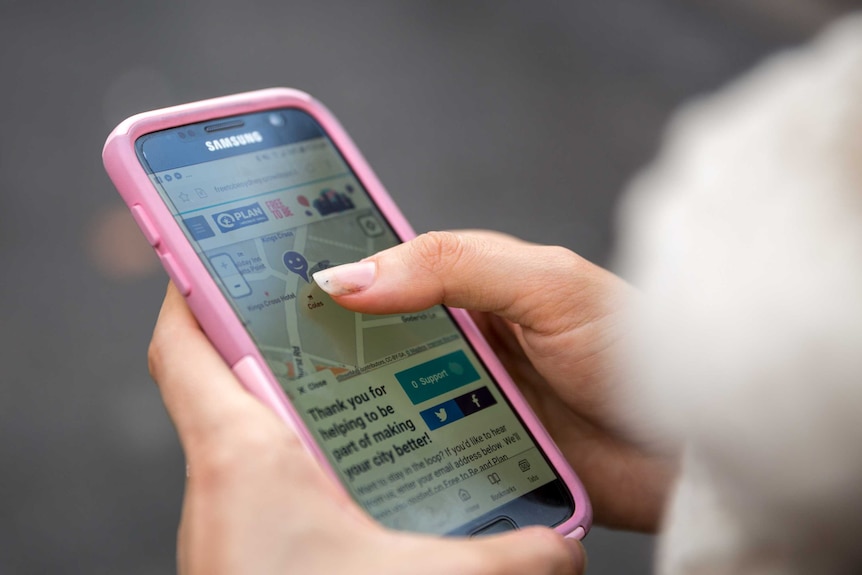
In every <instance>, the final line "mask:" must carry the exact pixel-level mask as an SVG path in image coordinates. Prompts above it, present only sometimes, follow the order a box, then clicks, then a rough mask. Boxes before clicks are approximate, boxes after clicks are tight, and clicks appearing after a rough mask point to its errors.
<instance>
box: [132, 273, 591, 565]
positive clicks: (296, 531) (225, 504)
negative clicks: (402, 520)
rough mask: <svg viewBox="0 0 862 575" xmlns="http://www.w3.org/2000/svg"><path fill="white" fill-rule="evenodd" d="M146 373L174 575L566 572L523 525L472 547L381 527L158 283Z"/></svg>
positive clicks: (562, 544)
mask: <svg viewBox="0 0 862 575" xmlns="http://www.w3.org/2000/svg"><path fill="white" fill-rule="evenodd" d="M149 357H150V371H151V372H152V374H153V377H154V378H155V380H156V382H157V383H158V385H159V389H160V390H161V393H162V397H163V399H164V402H165V405H166V406H167V408H168V412H169V413H170V416H171V418H172V419H173V421H174V424H175V425H176V428H177V432H178V434H179V437H180V442H181V443H182V447H183V450H184V452H185V454H186V460H187V464H188V468H187V475H188V479H187V481H186V493H185V501H184V505H183V512H182V519H181V522H180V529H179V536H178V551H177V562H178V570H179V572H180V573H182V574H186V575H187V574H196V573H202V574H206V575H217V574H220V573H241V574H255V575H257V574H268V573H273V574H275V573H280V574H281V573H302V574H304V575H314V574H326V575H332V574H337V573H351V574H367V575H385V574H395V573H408V572H409V573H412V574H415V575H421V574H426V573H427V574H429V575H439V574H440V573H459V574H467V575H469V574H474V573H475V574H480V573H481V574H491V573H495V574H513V575H514V574H520V573H531V574H549V575H550V574H578V573H582V572H583V569H584V563H585V556H584V554H583V548H582V547H581V546H580V543H578V542H576V541H572V540H568V541H567V540H564V539H563V538H562V537H561V536H560V535H558V534H556V533H554V532H553V531H551V530H550V529H542V528H531V529H525V530H523V531H518V532H512V533H507V534H504V535H497V536H490V537H483V538H478V539H471V540H466V539H460V540H459V539H443V538H437V537H429V536H420V535H413V534H408V533H402V532H395V531H390V530H388V529H385V528H384V527H382V526H380V525H379V524H377V523H376V522H374V521H373V520H371V519H370V518H369V517H368V516H367V515H366V514H365V513H364V512H363V511H362V510H361V509H360V508H359V507H357V506H356V504H355V503H354V502H353V501H352V500H351V499H350V498H349V497H348V496H347V495H346V494H345V492H344V491H343V490H341V489H340V488H339V487H338V486H337V485H335V484H334V483H333V480H332V479H331V478H330V477H329V476H327V475H326V474H325V473H324V472H323V471H322V470H321V468H320V467H319V465H318V464H317V463H316V462H315V461H314V460H313V459H312V457H311V456H310V455H309V454H308V453H307V452H306V450H305V449H304V448H303V447H302V445H301V444H300V443H299V441H298V439H297V438H296V437H295V436H294V434H293V433H292V432H291V430H290V428H288V426H287V425H285V423H284V422H282V421H281V420H279V419H278V418H277V417H276V416H275V414H274V413H273V412H272V411H270V409H268V408H267V407H265V406H264V405H263V404H261V403H260V402H259V401H258V400H257V399H255V398H254V397H252V396H251V395H250V394H249V393H247V392H246V391H245V390H244V389H243V388H242V386H241V385H240V383H239V382H238V381H237V379H236V378H235V377H234V375H233V373H232V372H231V371H230V369H229V368H228V366H227V365H226V364H225V363H224V361H223V360H222V359H221V357H220V356H219V355H218V353H217V352H216V351H215V349H213V347H212V345H211V344H210V342H209V340H207V338H206V336H205V335H204V334H203V332H202V331H201V330H200V328H199V327H198V325H197V323H196V322H195V320H194V318H193V317H192V315H191V313H190V311H189V310H188V308H187V307H186V305H185V302H184V301H183V298H182V296H180V295H179V293H178V292H177V290H176V289H175V288H174V287H173V286H170V287H169V288H168V293H167V295H166V297H165V302H164V305H163V307H162V311H161V314H160V315H159V320H158V323H157V325H156V328H155V332H154V334H153V340H152V343H151V345H150V356H149Z"/></svg>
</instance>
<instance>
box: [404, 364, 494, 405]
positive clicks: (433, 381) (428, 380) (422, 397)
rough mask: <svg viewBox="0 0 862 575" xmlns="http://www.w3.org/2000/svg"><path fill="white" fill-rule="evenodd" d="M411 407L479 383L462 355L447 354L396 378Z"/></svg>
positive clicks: (474, 371)
mask: <svg viewBox="0 0 862 575" xmlns="http://www.w3.org/2000/svg"><path fill="white" fill-rule="evenodd" d="M395 379H397V380H398V383H400V384H401V387H402V388H404V391H405V392H407V397H409V398H410V401H412V402H413V405H416V404H418V403H422V402H423V401H428V400H429V399H432V398H435V397H437V396H438V395H441V394H443V393H446V392H447V391H452V390H453V389H458V388H459V387H461V386H462V385H467V384H468V383H472V382H474V381H476V380H477V379H479V374H478V373H477V372H476V368H474V367H473V364H471V363H470V360H469V359H467V354H465V353H464V352H463V351H456V352H453V353H449V354H446V355H444V356H442V357H438V358H437V359H432V360H431V361H426V362H425V363H421V364H419V365H417V366H416V367H411V368H410V369H405V370H404V371H400V372H398V373H396V374H395Z"/></svg>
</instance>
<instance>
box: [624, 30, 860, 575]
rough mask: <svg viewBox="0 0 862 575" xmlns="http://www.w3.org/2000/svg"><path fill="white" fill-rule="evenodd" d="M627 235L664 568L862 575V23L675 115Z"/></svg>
mask: <svg viewBox="0 0 862 575" xmlns="http://www.w3.org/2000/svg"><path fill="white" fill-rule="evenodd" d="M621 228H622V229H623V230H624V237H623V239H622V245H623V246H624V248H623V250H622V254H621V258H620V262H619V263H620V264H621V268H622V270H623V271H624V275H626V277H628V278H629V279H631V280H633V281H634V283H635V284H636V285H637V286H638V287H639V288H641V289H642V290H643V291H644V292H645V295H646V297H645V298H644V299H643V300H641V301H642V304H643V305H641V306H640V308H639V309H638V310H636V313H635V315H634V317H633V318H631V319H632V322H631V327H632V329H633V331H634V337H633V338H632V339H631V341H630V348H629V350H628V352H629V354H630V356H631V357H632V358H634V361H631V362H629V363H630V368H631V371H630V374H629V376H630V377H629V381H630V382H631V390H632V393H631V394H630V395H631V397H630V399H631V402H632V404H633V405H632V406H631V407H632V408H633V410H635V411H636V412H637V413H638V419H639V421H640V424H639V425H638V426H637V427H636V432H637V433H638V434H640V436H641V437H651V438H656V437H658V438H660V439H663V440H665V441H668V442H670V443H671V445H673V444H681V445H682V448H683V452H684V457H683V462H682V471H681V475H680V478H679V481H678V484H677V487H676V491H675V495H674V496H673V499H672V501H671V503H670V505H669V509H668V511H667V514H666V517H665V524H664V534H663V536H662V540H661V544H660V549H659V554H658V572H659V573H662V574H674V575H676V574H695V573H696V574H713V573H716V574H718V573H721V574H730V573H734V574H741V573H783V574H796V573H799V574H803V573H805V574H811V573H859V572H862V549H860V547H859V545H858V542H857V540H856V539H857V535H858V533H859V532H860V531H862V514H860V513H859V509H860V506H862V449H860V445H862V423H860V414H862V15H857V16H855V17H851V18H847V19H845V20H844V21H842V22H840V23H839V24H837V25H835V26H833V27H832V28H831V29H830V30H828V31H827V32H826V33H825V34H823V35H822V36H821V37H820V38H819V39H818V40H816V41H815V42H814V43H813V44H811V45H810V46H808V47H805V48H803V49H798V50H793V51H792V52H788V53H785V54H780V55H778V56H776V57H774V58H772V59H771V60H769V61H767V62H766V63H765V64H764V65H762V66H761V67H759V68H758V69H756V70H755V71H754V72H753V73H751V74H749V75H748V76H747V77H745V78H743V79H741V80H740V81H738V82H737V83H736V84H734V85H732V86H730V87H729V88H727V89H726V90H724V91H723V92H721V93H720V94H718V95H716V96H714V97H710V98H708V99H705V100H703V101H701V102H696V103H694V104H693V105H691V106H689V107H688V108H686V109H685V110H683V111H682V112H681V113H679V114H678V116H677V118H676V120H675V121H674V122H673V124H672V126H671V128H670V130H669V133H668V137H667V142H666V144H665V146H664V149H663V151H662V152H661V154H660V157H659V158H658V160H657V161H656V162H655V163H654V165H652V166H651V167H650V168H649V169H648V170H646V171H645V172H644V173H643V174H642V175H641V176H640V177H639V178H638V179H637V180H636V181H635V183H634V185H633V186H632V189H631V191H630V193H629V195H628V198H627V201H626V202H625V204H624V207H623V210H622V226H621Z"/></svg>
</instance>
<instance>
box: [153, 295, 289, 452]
mask: <svg viewBox="0 0 862 575" xmlns="http://www.w3.org/2000/svg"><path fill="white" fill-rule="evenodd" d="M148 359H149V366H150V373H151V374H152V376H153V378H154V379H155V381H156V383H157V384H158V386H159V390H160V392H161V394H162V399H163V401H164V403H165V407H166V408H167V410H168V414H169V415H170V417H171V419H172V420H173V422H174V425H175V426H176V428H177V433H178V434H179V436H180V441H181V443H182V444H183V448H184V449H185V450H186V453H187V454H188V453H189V450H190V449H193V448H194V446H195V445H196V444H199V443H201V442H204V441H209V440H212V439H213V438H214V437H216V436H218V435H220V434H222V433H224V432H225V430H228V429H231V428H233V427H234V426H236V425H241V426H245V425H250V424H259V423H260V421H261V418H263V421H266V418H270V419H272V420H273V421H275V422H277V423H279V422H278V419H277V417H276V416H275V414H274V413H272V412H271V411H270V410H269V409H268V408H266V407H265V406H264V405H263V404H261V403H260V402H259V401H258V400H257V399H255V398H254V397H253V396H252V395H251V394H249V393H248V392H247V391H246V390H245V389H244V388H243V387H242V385H241V384H240V382H239V380H238V379H237V378H236V377H235V376H234V374H233V372H232V371H231V370H230V367H229V366H228V365H227V364H226V363H225V361H224V360H223V359H222V358H221V356H220V355H219V354H218V352H217V351H216V350H215V348H214V347H213V346H212V344H211V343H210V341H209V339H207V337H206V335H205V334H204V333H203V331H201V328H200V326H198V323H197V321H196V320H195V318H194V316H193V315H192V312H191V310H189V308H188V306H187V305H186V302H185V300H184V299H183V297H182V295H180V293H179V291H178V290H177V289H176V288H175V287H174V285H173V283H171V284H169V286H168V290H167V293H166V294H165V300H164V302H163V304H162V309H161V311H160V312H159V318H158V320H157V322H156V326H155V329H154V330H153V338H152V341H151V342H150V348H149V354H148ZM255 422H256V423H255ZM279 427H281V428H284V429H286V427H285V426H284V425H283V424H282V425H279Z"/></svg>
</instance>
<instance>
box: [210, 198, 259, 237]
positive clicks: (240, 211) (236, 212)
mask: <svg viewBox="0 0 862 575" xmlns="http://www.w3.org/2000/svg"><path fill="white" fill-rule="evenodd" d="M212 218H213V221H214V222H215V223H216V225H217V226H218V229H220V230H221V231H222V233H227V232H232V231H233V230H238V229H240V228H244V227H247V226H253V225H255V224H260V223H263V222H266V221H269V218H268V217H266V214H265V213H264V211H263V208H262V207H260V204H258V203H257V202H255V203H253V204H248V205H247V206H239V207H236V208H233V209H230V210H227V211H225V212H219V213H217V214H213V215H212Z"/></svg>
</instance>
